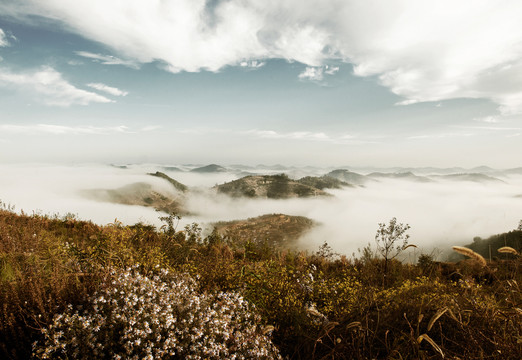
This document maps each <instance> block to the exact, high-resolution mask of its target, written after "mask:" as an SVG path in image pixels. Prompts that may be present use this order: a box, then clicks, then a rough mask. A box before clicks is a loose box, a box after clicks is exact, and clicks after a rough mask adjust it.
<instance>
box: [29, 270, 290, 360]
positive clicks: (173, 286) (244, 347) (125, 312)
mask: <svg viewBox="0 0 522 360" xmlns="http://www.w3.org/2000/svg"><path fill="white" fill-rule="evenodd" d="M112 275H113V276H112V281H111V282H110V283H109V284H108V286H106V287H105V288H104V289H103V290H101V291H99V292H97V293H95V294H94V295H93V296H92V298H91V299H90V306H89V307H88V308H85V309H76V310H75V309H73V307H72V306H69V307H68V308H67V309H66V311H65V312H64V313H62V314H58V315H56V316H55V317H54V319H53V322H52V323H51V325H50V326H49V327H47V328H45V329H43V330H42V333H43V335H44V337H45V339H44V340H43V341H42V342H39V343H38V342H37V343H35V345H34V355H35V356H36V357H37V358H41V359H51V358H52V359H55V358H62V359H65V358H67V359H80V358H81V359H91V358H92V359H100V358H107V359H122V358H129V359H164V358H175V359H176V358H180V359H200V358H206V359H222V358H229V359H249V358H250V359H251V358H255V359H273V358H280V356H279V354H278V351H277V349H276V348H275V347H274V345H273V344H272V343H271V341H270V339H269V337H268V336H266V335H264V334H263V333H262V332H261V329H260V328H259V327H258V323H259V321H260V319H259V317H258V316H256V315H255V314H254V313H253V312H252V307H251V306H250V305H249V304H248V303H247V302H246V301H245V300H244V299H243V298H242V297H241V296H240V295H239V294H237V293H234V292H228V293H227V292H220V293H212V294H208V293H200V292H198V286H197V283H196V281H195V280H193V279H192V278H191V277H190V276H189V275H187V274H172V275H171V274H169V272H168V271H166V270H161V271H160V272H159V273H157V274H149V275H148V276H144V275H141V274H140V273H139V272H138V271H137V268H136V267H135V268H133V269H130V270H127V271H120V272H116V271H114V272H113V274H112Z"/></svg>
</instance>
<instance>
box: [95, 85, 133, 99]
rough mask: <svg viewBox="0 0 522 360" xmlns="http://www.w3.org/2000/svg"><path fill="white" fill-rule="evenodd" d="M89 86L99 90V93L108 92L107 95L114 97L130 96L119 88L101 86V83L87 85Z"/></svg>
mask: <svg viewBox="0 0 522 360" xmlns="http://www.w3.org/2000/svg"><path fill="white" fill-rule="evenodd" d="M87 86H89V87H91V88H93V89H96V90H99V91H103V92H106V93H107V94H110V95H114V96H127V95H128V94H129V93H128V92H127V91H123V90H120V89H118V88H115V87H111V86H108V85H105V84H101V83H90V84H87Z"/></svg>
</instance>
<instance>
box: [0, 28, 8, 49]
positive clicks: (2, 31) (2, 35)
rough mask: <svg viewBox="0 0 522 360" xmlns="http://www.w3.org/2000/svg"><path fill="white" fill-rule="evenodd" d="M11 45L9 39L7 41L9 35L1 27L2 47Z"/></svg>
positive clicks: (0, 41) (0, 39)
mask: <svg viewBox="0 0 522 360" xmlns="http://www.w3.org/2000/svg"><path fill="white" fill-rule="evenodd" d="M2 46H9V41H7V36H6V34H5V32H4V30H2V29H0V47H2Z"/></svg>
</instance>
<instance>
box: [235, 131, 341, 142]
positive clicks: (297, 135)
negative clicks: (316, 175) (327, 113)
mask: <svg viewBox="0 0 522 360" xmlns="http://www.w3.org/2000/svg"><path fill="white" fill-rule="evenodd" d="M245 133H247V134H252V135H254V136H257V137H261V138H266V139H288V140H319V141H331V138H330V137H329V136H328V135H326V134H325V133H322V132H318V133H313V132H309V131H296V132H289V133H278V132H276V131H273V130H249V131H246V132H245Z"/></svg>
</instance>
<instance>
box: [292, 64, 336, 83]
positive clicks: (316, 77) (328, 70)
mask: <svg viewBox="0 0 522 360" xmlns="http://www.w3.org/2000/svg"><path fill="white" fill-rule="evenodd" d="M338 71H339V67H338V66H328V65H325V66H307V67H306V68H305V69H304V70H303V72H302V73H300V74H299V76H298V77H299V79H301V80H310V81H322V80H323V79H324V75H325V74H326V75H334V74H335V73H337V72H338Z"/></svg>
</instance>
